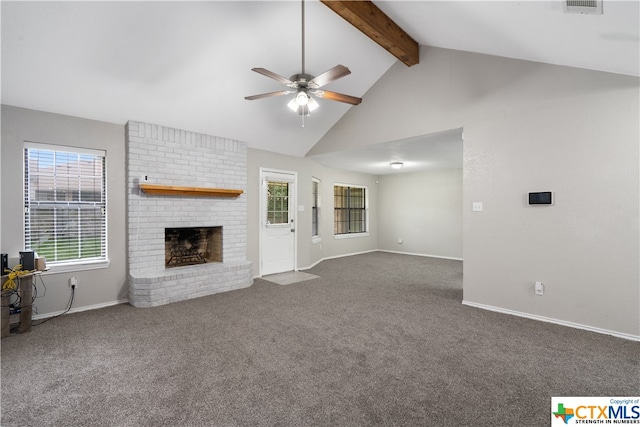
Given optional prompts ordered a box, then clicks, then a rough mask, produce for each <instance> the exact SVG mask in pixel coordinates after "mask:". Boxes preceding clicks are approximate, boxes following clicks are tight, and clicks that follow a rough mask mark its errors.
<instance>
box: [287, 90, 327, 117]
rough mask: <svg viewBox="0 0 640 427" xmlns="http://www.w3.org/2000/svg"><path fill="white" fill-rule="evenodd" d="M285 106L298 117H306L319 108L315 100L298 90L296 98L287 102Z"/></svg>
mask: <svg viewBox="0 0 640 427" xmlns="http://www.w3.org/2000/svg"><path fill="white" fill-rule="evenodd" d="M287 106H288V107H289V108H290V109H291V111H295V112H297V113H298V114H300V115H303V116H308V115H309V113H310V112H311V111H313V110H315V109H316V108H318V107H319V106H320V104H318V103H317V102H316V100H315V99H313V98H312V97H310V96H309V94H307V92H306V91H304V90H299V91H298V92H297V94H296V96H295V97H294V98H293V99H292V100H291V101H289V103H288V104H287Z"/></svg>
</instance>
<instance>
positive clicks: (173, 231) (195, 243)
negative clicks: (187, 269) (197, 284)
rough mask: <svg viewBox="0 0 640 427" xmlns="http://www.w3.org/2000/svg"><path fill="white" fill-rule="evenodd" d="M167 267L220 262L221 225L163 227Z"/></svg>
mask: <svg viewBox="0 0 640 427" xmlns="http://www.w3.org/2000/svg"><path fill="white" fill-rule="evenodd" d="M164 258H165V265H166V267H167V268H172V267H184V266H186V265H196V264H205V263H208V262H222V227H186V228H165V229H164Z"/></svg>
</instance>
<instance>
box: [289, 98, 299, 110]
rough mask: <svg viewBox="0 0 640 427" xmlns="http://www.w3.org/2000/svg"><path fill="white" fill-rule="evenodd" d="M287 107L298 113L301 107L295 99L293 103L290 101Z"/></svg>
mask: <svg viewBox="0 0 640 427" xmlns="http://www.w3.org/2000/svg"><path fill="white" fill-rule="evenodd" d="M287 107H289V108H290V109H291V111H293V112H297V111H298V107H300V106H299V105H298V102H297V101H296V98H293V99H292V100H291V101H289V103H288V104H287Z"/></svg>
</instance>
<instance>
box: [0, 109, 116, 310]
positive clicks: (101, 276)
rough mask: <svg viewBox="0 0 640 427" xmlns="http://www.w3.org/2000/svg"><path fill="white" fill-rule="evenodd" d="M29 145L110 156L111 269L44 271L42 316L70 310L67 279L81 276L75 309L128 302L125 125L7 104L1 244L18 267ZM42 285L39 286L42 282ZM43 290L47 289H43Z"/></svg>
mask: <svg viewBox="0 0 640 427" xmlns="http://www.w3.org/2000/svg"><path fill="white" fill-rule="evenodd" d="M24 141H33V142H42V143H47V144H55V145H64V146H71V147H83V148H92V149H99V150H105V151H106V152H107V197H108V199H107V232H108V234H107V244H108V250H109V261H110V262H109V267H107V268H103V269H97V270H85V271H75V272H69V273H57V274H53V273H45V274H44V275H43V276H42V278H43V280H44V282H45V284H46V286H47V292H46V295H45V296H44V297H42V298H38V299H36V301H35V303H34V305H35V307H36V308H37V312H38V313H39V314H40V315H43V314H47V313H56V312H60V311H62V310H64V309H65V308H66V307H67V304H68V302H69V297H70V289H69V286H68V283H67V281H68V279H69V278H70V277H71V276H76V277H77V278H78V289H77V291H76V298H75V301H74V304H73V308H78V307H84V308H90V307H96V306H98V307H99V306H103V305H108V304H111V303H115V302H117V301H119V300H123V299H124V300H126V298H127V287H126V264H125V254H126V250H125V230H126V228H125V226H126V225H125V189H126V186H125V150H124V126H122V125H117V124H113V123H105V122H98V121H93V120H85V119H79V118H75V117H69V116H63V115H59V114H51V113H45V112H41V111H34V110H27V109H22V108H16V107H10V106H6V105H3V106H2V146H1V151H2V155H1V159H2V173H1V175H2V181H1V182H2V187H1V188H2V195H1V197H0V203H1V207H0V211H1V212H2V215H1V219H2V222H1V223H0V224H1V227H0V228H1V229H2V235H1V237H2V240H1V241H0V250H1V251H2V252H3V253H8V254H9V258H10V261H9V265H10V266H13V265H15V264H17V263H18V252H19V251H21V250H24V231H23V211H22V209H23V208H22V206H23V194H24V193H23V188H24V184H23V169H24V168H23V162H24V155H23V150H24V144H23V143H24ZM38 284H39V285H40V282H39V281H38ZM38 289H39V291H40V292H41V294H42V292H43V291H44V289H43V288H42V287H41V286H39V288H38Z"/></svg>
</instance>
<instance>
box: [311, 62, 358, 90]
mask: <svg viewBox="0 0 640 427" xmlns="http://www.w3.org/2000/svg"><path fill="white" fill-rule="evenodd" d="M349 74H351V70H349V69H348V68H347V67H345V66H344V65H336V66H335V67H333V68H332V69H330V70H327V71H325V72H324V73H322V74H320V75H319V76H318V77H316V78H314V79H313V80H311V81H310V82H309V83H307V86H308V87H310V88H313V89H315V88H319V87H322V86H324V85H326V84H328V83H331V82H332V81H334V80H338V79H339V78H342V77H344V76H348V75H349Z"/></svg>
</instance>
